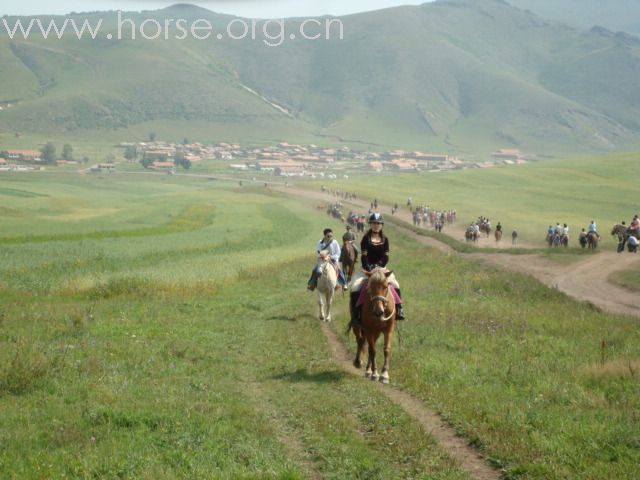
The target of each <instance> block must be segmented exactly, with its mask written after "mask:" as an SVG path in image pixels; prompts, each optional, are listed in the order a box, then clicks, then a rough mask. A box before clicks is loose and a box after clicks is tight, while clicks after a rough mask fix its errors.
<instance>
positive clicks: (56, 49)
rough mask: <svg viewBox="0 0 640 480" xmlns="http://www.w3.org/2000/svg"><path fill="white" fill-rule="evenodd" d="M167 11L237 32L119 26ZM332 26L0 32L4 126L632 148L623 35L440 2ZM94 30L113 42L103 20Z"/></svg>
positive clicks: (495, 1)
mask: <svg viewBox="0 0 640 480" xmlns="http://www.w3.org/2000/svg"><path fill="white" fill-rule="evenodd" d="M177 11H185V12H186V15H185V16H189V18H194V17H196V16H198V17H202V18H206V19H209V20H210V21H211V23H212V24H213V25H214V27H215V28H214V32H213V33H214V35H215V34H216V33H218V32H224V30H216V29H217V28H224V22H228V21H231V19H235V18H238V17H233V16H225V15H219V14H216V13H214V12H210V11H208V10H206V9H202V8H200V7H194V8H193V9H192V8H190V7H189V6H188V5H185V4H177V5H173V6H171V7H167V8H165V9H162V10H156V11H147V12H143V13H135V12H133V13H132V12H123V16H124V17H126V18H130V19H132V20H134V21H135V22H136V24H137V25H140V23H141V22H142V21H143V20H144V19H147V18H151V19H158V21H160V20H162V19H163V18H166V15H167V14H171V15H173V12H177ZM93 15H94V16H95V17H97V16H99V14H93ZM340 20H341V22H342V24H343V27H344V32H345V35H344V39H342V40H340V39H338V38H331V39H329V40H324V39H323V40H321V41H315V42H312V41H301V40H297V41H293V40H292V41H283V43H282V44H281V45H280V46H277V47H267V46H266V45H265V44H264V41H263V40H264V39H263V38H256V39H254V40H251V39H249V40H246V39H245V41H234V40H231V39H230V38H224V39H222V40H217V39H216V38H215V37H214V35H212V39H209V40H207V41H200V40H196V39H194V38H187V39H185V40H176V39H173V38H171V39H169V40H164V39H158V40H153V41H146V40H139V39H136V40H131V39H130V38H128V39H122V40H117V41H109V40H107V39H105V38H103V37H100V38H96V39H95V40H77V39H73V38H71V37H70V36H67V37H65V38H63V39H62V40H55V41H53V40H43V39H42V38H40V39H37V38H36V39H29V40H24V39H20V40H18V39H15V38H14V39H13V40H11V39H9V38H8V37H7V35H6V33H5V34H2V35H0V72H2V71H3V67H2V64H4V65H5V67H4V75H1V76H0V92H2V97H4V98H0V102H1V101H4V102H8V101H9V99H12V100H14V101H15V99H20V100H19V102H18V103H17V104H15V103H14V104H13V105H12V107H11V108H5V109H3V110H2V111H0V128H2V129H3V130H7V131H12V130H16V131H32V132H37V133H41V134H56V133H69V132H78V133H79V134H81V132H83V131H99V130H100V129H109V130H114V129H115V130H122V134H123V137H126V135H127V132H128V131H129V130H131V129H132V128H134V127H136V126H139V125H142V124H145V122H154V121H160V120H162V121H168V122H174V123H175V124H176V130H178V129H182V130H185V131H180V132H179V133H178V132H176V138H183V137H184V136H191V135H190V132H189V124H190V122H198V123H201V122H205V124H207V123H209V124H210V125H211V131H212V134H211V137H212V138H213V137H215V136H216V133H215V132H216V131H218V130H221V131H228V129H229V128H230V129H232V130H233V131H235V132H236V134H237V138H236V139H237V140H241V141H246V142H252V141H264V139H265V138H264V137H265V132H266V131H268V132H269V134H268V135H269V137H270V138H273V137H274V136H275V139H278V140H288V139H290V136H291V135H292V133H291V132H294V136H295V135H296V133H295V132H297V134H299V135H300V136H302V137H304V138H305V139H307V138H309V139H313V138H328V137H342V138H350V139H353V140H354V141H358V142H364V143H376V144H384V145H388V146H396V147H403V146H411V147H412V148H413V147H416V148H417V147H420V148H426V149H431V148H432V149H441V150H448V151H452V152H462V153H465V152H472V151H474V150H476V149H478V148H482V149H485V150H486V149H491V148H498V147H517V148H522V149H524V150H528V151H536V152H538V151H539V152H555V151H576V152H580V151H585V150H587V151H603V150H609V149H616V148H625V147H626V146H627V145H630V144H636V143H640V140H639V139H640V123H639V122H638V120H636V119H637V118H640V115H639V114H640V93H637V92H640V89H639V88H637V87H638V86H640V85H639V82H638V80H636V79H637V78H640V75H636V74H635V73H636V72H637V71H638V70H640V54H639V49H638V43H636V42H637V39H636V38H635V37H634V36H632V35H628V34H617V33H613V34H609V33H608V31H604V30H601V29H598V28H595V29H594V28H592V29H591V30H580V29H577V28H566V27H565V26H562V25H557V24H555V23H552V22H551V23H550V22H549V21H547V20H545V19H543V18H541V17H539V16H537V15H535V14H534V13H532V12H527V11H524V10H521V9H519V8H516V7H513V6H511V5H510V4H508V3H507V2H505V1H503V0H484V1H482V2H471V1H468V0H447V1H439V2H435V3H425V4H423V5H419V6H404V7H396V8H391V9H385V10H384V11H373V12H366V13H362V14H355V15H349V16H345V17H344V18H341V19H340ZM236 23H238V22H236ZM300 24H301V20H300V19H288V20H285V21H284V22H283V24H282V25H283V29H284V30H283V32H285V31H286V35H287V36H288V35H289V33H290V32H295V33H299V27H300ZM262 25H264V24H258V26H257V27H256V30H257V32H256V33H257V34H260V33H261V31H260V29H261V28H262ZM274 25H275V24H273V23H272V24H271V27H274ZM309 30H311V28H309ZM318 31H320V30H318ZM104 32H115V23H114V21H113V19H111V21H107V22H105V29H103V31H102V32H101V33H104ZM224 33H226V32H224ZM258 36H259V35H258ZM54 42H55V43H54ZM0 105H1V103H0ZM274 105H277V106H278V108H275V107H274ZM280 109H281V110H280ZM227 127H228V128H227Z"/></svg>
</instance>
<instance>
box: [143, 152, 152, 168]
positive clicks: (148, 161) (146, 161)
mask: <svg viewBox="0 0 640 480" xmlns="http://www.w3.org/2000/svg"><path fill="white" fill-rule="evenodd" d="M152 163H153V159H152V158H149V157H147V156H146V155H142V158H141V159H140V164H141V165H142V166H143V167H144V168H149V165H151V164H152Z"/></svg>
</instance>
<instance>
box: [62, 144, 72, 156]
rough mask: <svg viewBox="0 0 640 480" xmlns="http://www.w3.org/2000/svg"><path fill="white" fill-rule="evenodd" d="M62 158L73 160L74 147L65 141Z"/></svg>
mask: <svg viewBox="0 0 640 480" xmlns="http://www.w3.org/2000/svg"><path fill="white" fill-rule="evenodd" d="M62 158H63V159H64V160H73V147H72V146H71V145H69V144H68V143H65V144H64V146H63V147H62Z"/></svg>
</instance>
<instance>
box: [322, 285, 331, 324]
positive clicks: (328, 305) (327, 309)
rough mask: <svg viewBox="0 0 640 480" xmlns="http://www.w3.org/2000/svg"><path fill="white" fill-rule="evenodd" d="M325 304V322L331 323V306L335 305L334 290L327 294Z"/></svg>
mask: <svg viewBox="0 0 640 480" xmlns="http://www.w3.org/2000/svg"><path fill="white" fill-rule="evenodd" d="M325 300H326V301H325V304H324V321H325V322H330V321H331V304H332V303H333V290H332V291H331V292H329V293H328V294H327V298H326V299H325Z"/></svg>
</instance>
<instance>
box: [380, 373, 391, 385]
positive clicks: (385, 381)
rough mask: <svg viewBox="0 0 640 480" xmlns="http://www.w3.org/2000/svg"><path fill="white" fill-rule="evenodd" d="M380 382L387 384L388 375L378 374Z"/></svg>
mask: <svg viewBox="0 0 640 480" xmlns="http://www.w3.org/2000/svg"><path fill="white" fill-rule="evenodd" d="M380 383H384V384H385V385H388V384H389V375H384V374H383V375H380Z"/></svg>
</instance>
